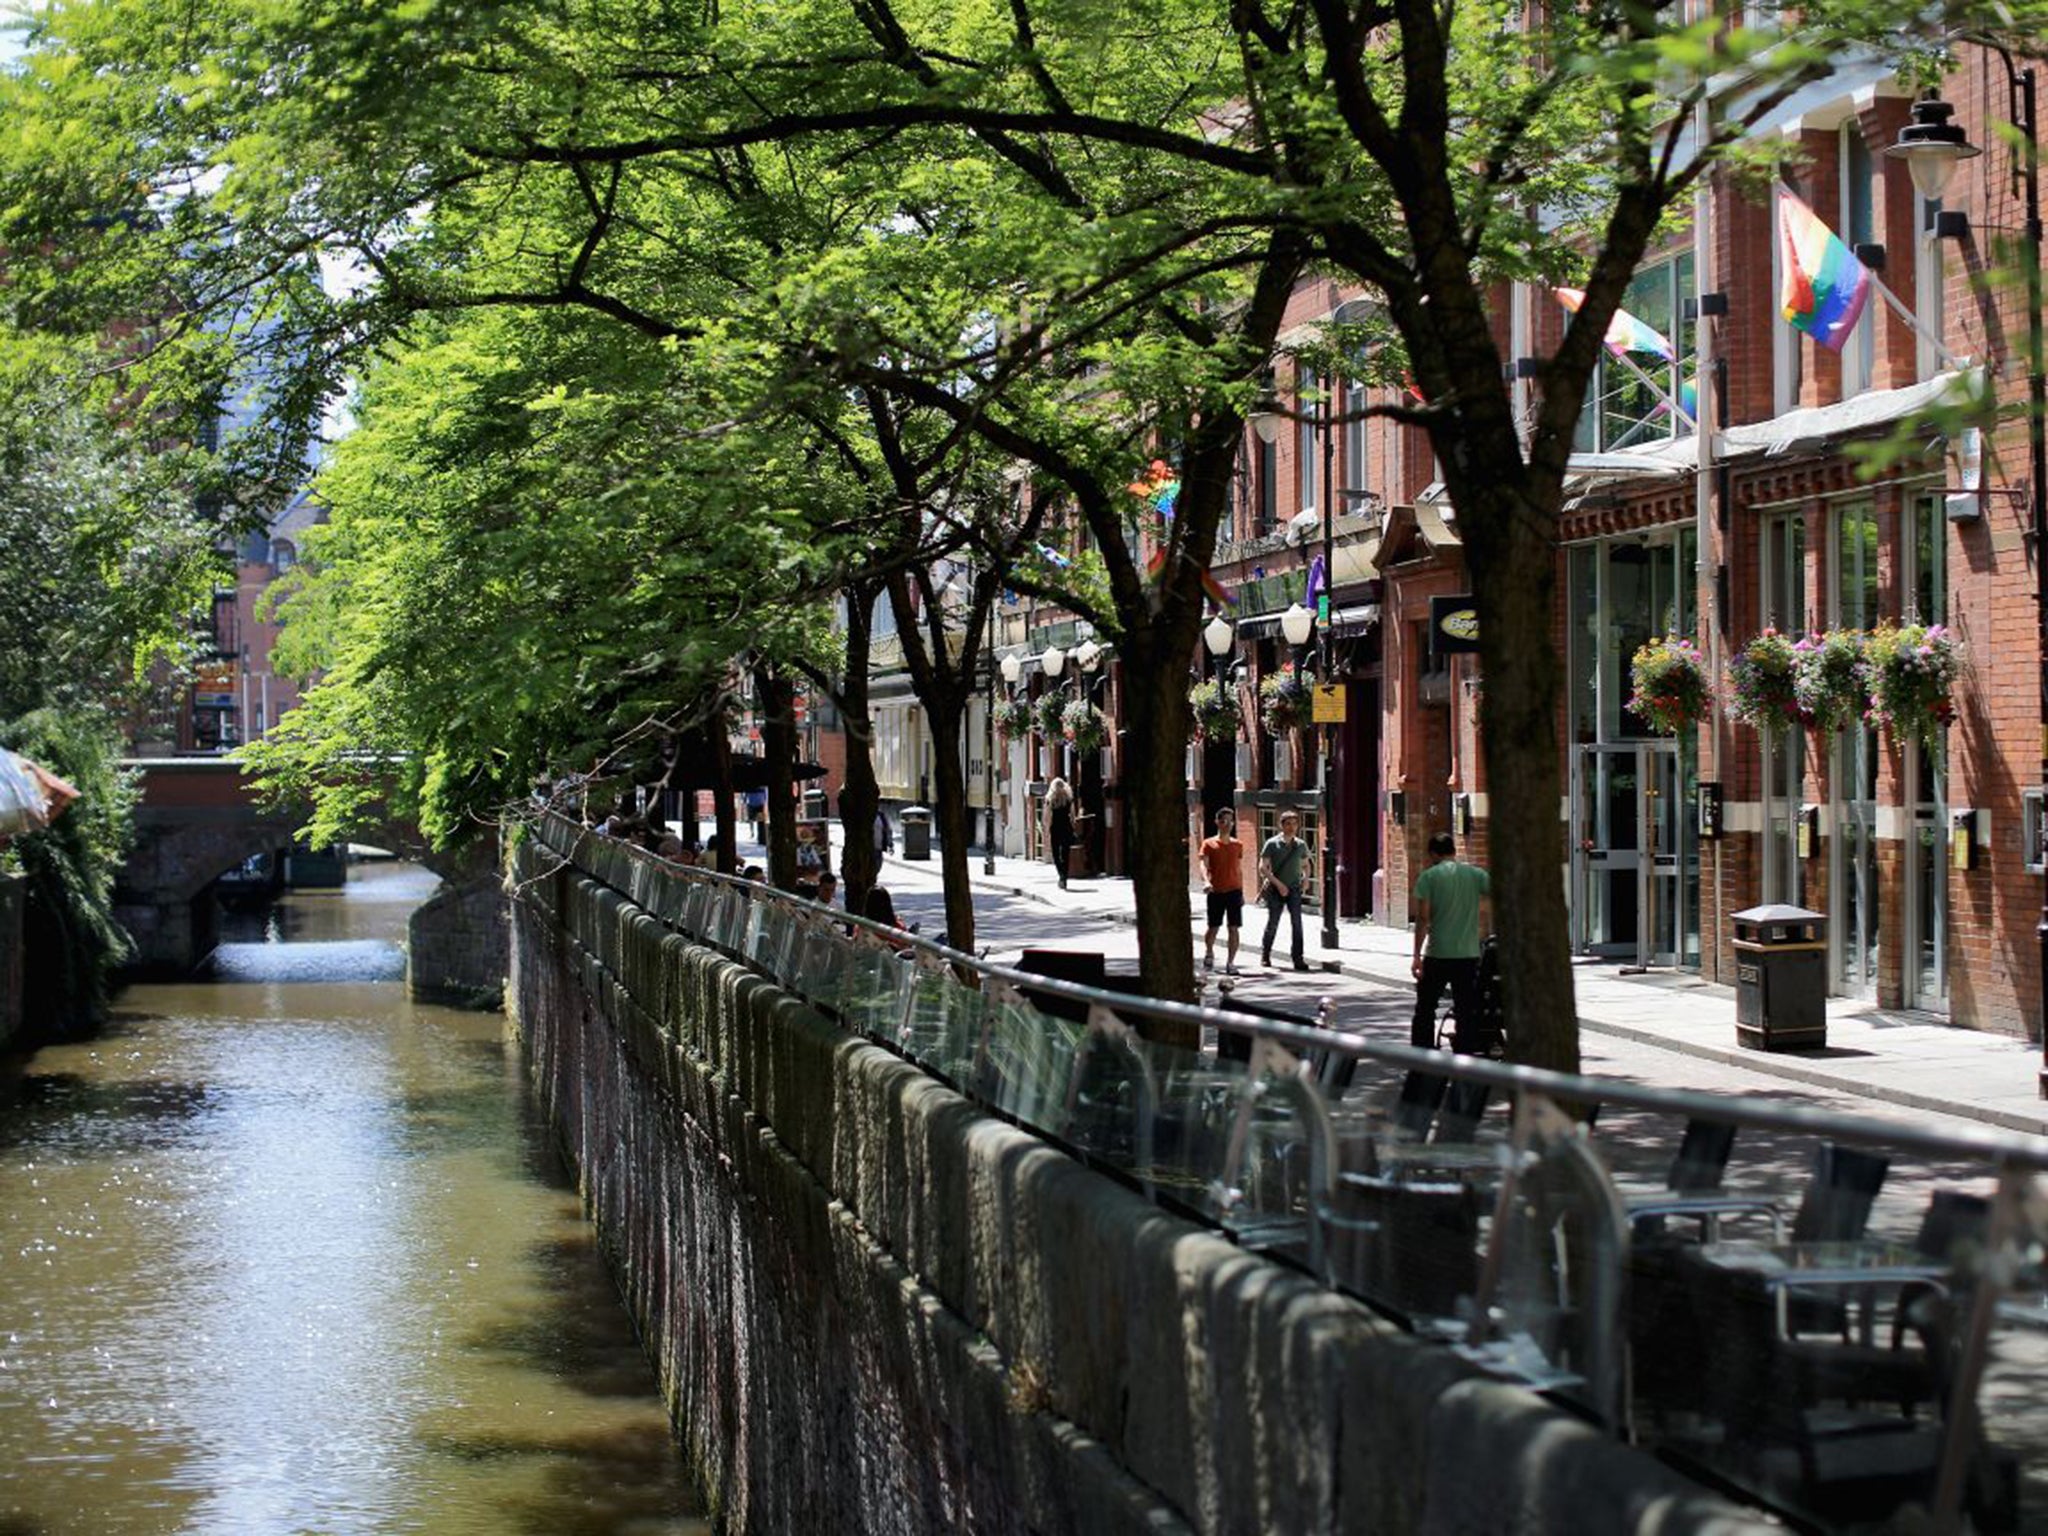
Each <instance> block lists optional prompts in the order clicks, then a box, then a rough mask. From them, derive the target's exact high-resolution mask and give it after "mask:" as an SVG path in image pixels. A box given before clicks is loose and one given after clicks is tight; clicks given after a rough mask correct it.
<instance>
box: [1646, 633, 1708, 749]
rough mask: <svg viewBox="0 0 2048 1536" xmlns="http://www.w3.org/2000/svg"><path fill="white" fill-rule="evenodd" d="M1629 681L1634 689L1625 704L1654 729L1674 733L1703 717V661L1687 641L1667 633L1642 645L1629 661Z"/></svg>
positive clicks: (1704, 716)
mask: <svg viewBox="0 0 2048 1536" xmlns="http://www.w3.org/2000/svg"><path fill="white" fill-rule="evenodd" d="M1629 680H1630V681H1631V682H1632V683H1633V684H1634V685H1635V691H1634V692H1633V693H1631V694H1630V695H1629V700H1628V707H1629V708H1630V709H1631V710H1633V711H1634V712H1635V713H1636V714H1637V715H1639V716H1641V717H1642V718H1643V720H1644V721H1646V722H1647V723H1648V724H1649V727H1650V729H1651V730H1653V731H1656V732H1659V733H1660V734H1662V735H1665V736H1675V735H1677V734H1678V733H1679V732H1680V731H1682V730H1685V729H1686V728H1687V727H1688V726H1693V725H1697V724H1699V722H1700V721H1701V720H1703V719H1705V718H1706V714H1707V697H1708V694H1709V693H1710V692H1711V690H1710V689H1709V688H1708V686H1707V668H1706V663H1705V662H1704V661H1702V660H1701V659H1700V652H1699V647H1698V646H1696V645H1694V644H1693V643H1692V642H1691V641H1690V640H1686V639H1683V638H1681V637H1679V636H1676V635H1666V636H1664V637H1663V638H1662V639H1661V640H1652V641H1650V642H1649V643H1648V644H1646V645H1644V646H1642V647H1641V648H1640V649H1638V650H1637V651H1636V654H1635V656H1634V658H1633V660H1632V661H1631V663H1630V668H1629Z"/></svg>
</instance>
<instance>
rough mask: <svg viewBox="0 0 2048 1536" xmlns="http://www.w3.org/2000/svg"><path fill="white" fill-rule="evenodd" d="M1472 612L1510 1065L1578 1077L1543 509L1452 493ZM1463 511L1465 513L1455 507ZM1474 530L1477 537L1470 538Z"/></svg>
mask: <svg viewBox="0 0 2048 1536" xmlns="http://www.w3.org/2000/svg"><path fill="white" fill-rule="evenodd" d="M1452 495H1453V497H1454V499H1456V502H1457V506H1458V514H1459V521H1460V522H1461V523H1464V524H1466V525H1467V526H1468V527H1469V528H1471V529H1472V530H1473V532H1472V533H1471V534H1470V535H1468V537H1467V541H1466V546H1465V550H1466V559H1467V561H1468V563H1469V568H1470V571H1471V575H1472V590H1473V595H1474V599H1475V601H1476V603H1477V605H1478V609H1479V636H1480V640H1479V643H1480V661H1481V665H1482V671H1483V673H1484V678H1485V681H1484V685H1483V692H1482V693H1481V695H1480V711H1479V714H1480V733H1479V735H1480V740H1481V741H1482V742H1483V743H1484V750H1485V754H1486V784H1487V797H1488V815H1487V836H1488V863H1489V865H1490V867H1491V874H1492V876H1493V910H1494V912H1495V913H1496V914H1498V916H1497V918H1496V924H1495V926H1496V927H1497V928H1498V929H1499V933H1500V946H1501V955H1500V962H1501V965H1500V970H1501V997H1502V1003H1503V1006H1504V1008H1505V1010H1506V1019H1507V1033H1508V1049H1509V1053H1510V1054H1511V1055H1512V1056H1513V1058H1514V1059H1515V1060H1516V1061H1520V1062H1524V1063H1526V1064H1527V1065H1530V1066H1537V1067H1548V1068H1550V1069H1552V1070H1553V1071H1558V1072H1576V1071H1578V1069H1579V1028H1578V1012H1577V1008H1576V1006H1575V1003H1574V999H1573V990H1572V969H1571V941H1570V930H1569V924H1568V922H1567V918H1566V908H1565V901H1564V883H1563V880H1562V878H1561V872H1562V866H1563V860H1564V856H1565V838H1564V831H1563V826H1562V824H1561V821H1560V818H1559V810H1560V807H1561V806H1562V805H1563V803H1564V780H1563V774H1562V771H1561V767H1560V763H1559V752H1560V750H1561V748H1560V743H1559V740H1558V728H1557V727H1558V682H1559V679H1560V678H1561V677H1562V676H1563V675H1564V664H1563V660H1562V658H1561V657H1560V656H1559V655H1558V652H1557V645H1556V642H1555V639H1554V637H1553V633H1552V624H1553V621H1554V618H1555V612H1556V607H1555V600H1556V593H1557V546H1556V542H1555V540H1554V538H1552V537H1551V536H1550V535H1549V534H1548V533H1547V532H1546V530H1551V529H1554V528H1555V527H1556V523H1557V509H1556V507H1555V506H1547V507H1546V506H1542V505H1537V504H1533V503H1532V502H1531V501H1530V500H1528V499H1526V498H1524V497H1518V496H1515V495H1514V494H1513V493H1512V491H1507V490H1496V491H1494V492H1492V493H1491V494H1487V493H1484V492H1481V491H1479V490H1477V489H1472V490H1469V491H1468V492H1467V493H1466V494H1465V496H1463V497H1460V496H1459V493H1458V491H1457V489H1456V488H1454V489H1453V491H1452ZM1468 507H1469V508H1470V511H1468V510H1467V508H1468ZM1481 529H1484V530H1485V532H1484V536H1480V530H1481Z"/></svg>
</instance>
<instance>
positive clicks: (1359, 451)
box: [1337, 379, 1373, 512]
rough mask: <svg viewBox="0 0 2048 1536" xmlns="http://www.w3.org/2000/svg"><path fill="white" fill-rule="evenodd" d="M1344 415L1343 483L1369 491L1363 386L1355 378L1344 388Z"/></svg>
mask: <svg viewBox="0 0 2048 1536" xmlns="http://www.w3.org/2000/svg"><path fill="white" fill-rule="evenodd" d="M1344 415H1345V418H1346V419H1345V422H1344V484H1345V486H1346V487H1347V488H1349V489H1351V490H1354V491H1369V490H1371V489H1372V488H1373V487H1372V479H1371V474H1372V466H1371V465H1370V464H1368V463H1367V462H1366V457H1365V386H1364V385H1363V384H1361V383H1359V382H1358V381H1357V380H1356V379H1354V380H1352V381H1351V382H1350V383H1349V384H1347V385H1346V386H1345V388H1344ZM1337 510H1338V511H1340V512H1346V511H1350V510H1353V509H1352V508H1349V507H1344V506H1339V507H1338V509H1337Z"/></svg>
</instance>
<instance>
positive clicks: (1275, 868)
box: [1259, 811, 1309, 971]
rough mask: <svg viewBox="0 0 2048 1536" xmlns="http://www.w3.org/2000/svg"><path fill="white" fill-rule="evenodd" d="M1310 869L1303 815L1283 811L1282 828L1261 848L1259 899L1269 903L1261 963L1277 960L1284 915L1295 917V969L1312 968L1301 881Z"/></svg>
mask: <svg viewBox="0 0 2048 1536" xmlns="http://www.w3.org/2000/svg"><path fill="white" fill-rule="evenodd" d="M1307 870H1308V844H1307V843H1305V842H1303V841H1302V839H1301V817H1300V816H1298V815H1296V814H1295V813H1294V812H1293V811H1282V812H1281V813H1280V830H1279V831H1278V832H1276V833H1274V834H1273V835H1272V836H1271V837H1269V838H1267V839H1266V841H1265V844H1264V845H1263V846H1262V847H1261V848H1260V849H1259V900H1261V901H1263V902H1264V903H1265V904H1266V937H1265V939H1264V940H1263V941H1262V942H1261V943H1260V945H1259V963H1260V964H1261V965H1271V964H1272V963H1273V936H1274V935H1275V934H1277V933H1278V932H1279V931H1280V914H1281V912H1282V911H1285V912H1286V913H1287V915H1288V916H1289V917H1291V918H1292V919H1293V920H1294V968H1295V969H1296V970H1297V971H1305V970H1307V969H1308V968H1309V964H1308V961H1307V959H1306V958H1305V957H1304V956H1303V954H1302V941H1301V884H1302V877H1303V875H1304V874H1305V873H1306V872H1307Z"/></svg>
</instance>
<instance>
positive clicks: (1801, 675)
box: [1792, 629, 1870, 732]
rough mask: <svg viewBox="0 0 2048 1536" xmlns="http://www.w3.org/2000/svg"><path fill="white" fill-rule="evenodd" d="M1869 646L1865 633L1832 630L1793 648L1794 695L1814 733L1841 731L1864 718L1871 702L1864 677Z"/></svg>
mask: <svg viewBox="0 0 2048 1536" xmlns="http://www.w3.org/2000/svg"><path fill="white" fill-rule="evenodd" d="M1866 642H1867V637H1866V636H1865V635H1864V634H1863V632H1862V631H1861V630H1856V629H1831V630H1829V631H1828V632H1827V633H1826V634H1814V635H1807V636H1805V637H1803V638H1802V639H1801V640H1800V641H1799V643H1798V644H1797V645H1795V646H1793V648H1792V649H1793V655H1794V661H1793V674H1792V689H1793V693H1794V694H1795V695H1796V696H1797V698H1798V700H1799V712H1800V714H1801V715H1802V716H1803V717H1804V718H1805V719H1806V720H1807V721H1808V723H1810V724H1811V725H1812V726H1813V727H1814V729H1816V730H1818V731H1822V732H1834V731H1839V730H1841V729H1842V728H1843V727H1844V726H1847V725H1849V724H1852V723H1853V722H1854V721H1856V720H1859V719H1861V718H1862V716H1863V712H1864V709H1865V708H1866V706H1867V705H1868V703H1869V699H1870V694H1869V688H1868V686H1867V684H1866V683H1865V680H1864V675H1863V648H1864V645H1865V644H1866Z"/></svg>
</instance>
